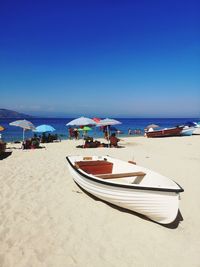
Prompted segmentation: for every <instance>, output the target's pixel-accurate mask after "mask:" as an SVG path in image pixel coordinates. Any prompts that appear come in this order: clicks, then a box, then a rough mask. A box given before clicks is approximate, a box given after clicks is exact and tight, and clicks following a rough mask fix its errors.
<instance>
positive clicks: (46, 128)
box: [34, 124, 56, 133]
mask: <svg viewBox="0 0 200 267" xmlns="http://www.w3.org/2000/svg"><path fill="white" fill-rule="evenodd" d="M55 130H56V129H54V128H53V127H52V126H51V125H46V124H42V125H40V126H37V127H36V129H35V130H34V132H37V133H47V132H53V131H55Z"/></svg>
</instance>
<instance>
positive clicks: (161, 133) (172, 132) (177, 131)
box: [145, 126, 184, 137]
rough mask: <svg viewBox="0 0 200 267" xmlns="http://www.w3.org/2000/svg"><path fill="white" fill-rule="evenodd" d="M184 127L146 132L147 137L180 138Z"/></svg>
mask: <svg viewBox="0 0 200 267" xmlns="http://www.w3.org/2000/svg"><path fill="white" fill-rule="evenodd" d="M183 127H184V126H177V127H173V128H164V129H161V130H154V129H151V130H149V131H147V132H145V134H146V136H147V137H170V136H180V135H181V132H182V130H183Z"/></svg>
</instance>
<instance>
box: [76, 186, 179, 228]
mask: <svg viewBox="0 0 200 267" xmlns="http://www.w3.org/2000/svg"><path fill="white" fill-rule="evenodd" d="M76 184H77V183H76ZM77 186H78V187H79V188H80V189H81V190H82V191H83V192H84V193H85V194H87V195H88V196H89V197H91V198H92V199H94V200H95V201H101V202H104V203H105V204H106V205H108V206H110V207H112V208H113V209H116V210H119V211H120V212H125V213H129V214H132V215H134V216H137V217H139V218H141V219H143V220H145V221H149V222H153V223H155V224H159V225H160V226H163V227H165V228H168V229H176V228H178V226H179V223H180V222H181V221H183V217H182V215H181V212H180V210H178V214H177V217H176V219H175V221H173V222H172V223H170V224H160V223H158V222H155V221H153V220H150V219H149V218H147V217H146V216H144V215H142V214H139V213H137V212H134V211H131V210H127V209H125V208H121V207H118V206H116V205H114V204H111V203H109V202H106V201H104V200H102V199H99V198H97V197H95V196H94V195H92V194H90V193H88V192H87V191H86V190H84V189H83V188H82V187H80V186H79V185H78V184H77Z"/></svg>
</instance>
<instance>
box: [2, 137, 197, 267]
mask: <svg viewBox="0 0 200 267" xmlns="http://www.w3.org/2000/svg"><path fill="white" fill-rule="evenodd" d="M79 144H82V140H79V141H75V140H67V141H62V142H60V143H51V144H44V145H42V146H44V148H42V149H35V150H24V151H23V150H21V149H19V145H17V144H8V145H7V147H8V148H9V150H8V151H10V152H12V154H11V155H10V156H8V157H7V158H5V159H3V160H0V187H1V190H0V266H1V267H40V266H41V267H66V266H67V267H68V266H70V267H71V266H85V267H90V266H91V267H94V266H95V267H102V266H104V267H112V266H113V267H116V266H120V267H121V266H123V267H130V266H170V267H171V266H173V267H174V266H177V267H178V266H193V267H194V266H200V227H199V221H200V212H199V209H200V197H199V195H200V180H199V178H200V164H199V163H200V149H199V148H200V136H189V137H173V138H163V139H161V138H159V139H148V138H145V137H129V138H124V139H123V141H121V143H120V144H121V145H122V146H124V147H123V148H91V149H80V148H76V146H77V145H79ZM71 154H73V155H76V154H79V155H85V156H87V155H88V156H90V155H110V156H114V157H117V158H119V159H122V160H126V161H127V160H134V161H136V162H137V164H138V165H141V166H144V167H147V168H149V169H152V170H154V171H156V172H159V173H161V174H163V175H165V176H167V177H170V178H172V179H173V180H175V181H176V182H177V183H179V184H180V185H181V186H182V187H183V188H184V190H185V191H184V192H183V193H182V194H181V201H180V214H179V222H178V223H175V224H174V225H172V226H170V227H166V226H162V225H159V224H156V223H154V222H152V221H149V220H147V219H144V218H142V217H141V216H138V215H136V214H134V213H131V212H128V211H126V210H122V209H118V208H114V207H113V206H110V205H108V204H106V203H104V202H102V201H100V200H97V199H94V198H93V197H91V196H89V195H87V194H86V193H85V192H83V191H82V190H81V188H79V187H78V186H77V185H76V184H75V183H74V182H73V179H72V177H71V175H70V174H69V171H68V167H67V161H66V156H67V155H71Z"/></svg>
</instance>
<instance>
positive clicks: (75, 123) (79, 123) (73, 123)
mask: <svg viewBox="0 0 200 267" xmlns="http://www.w3.org/2000/svg"><path fill="white" fill-rule="evenodd" d="M85 125H96V122H95V121H94V120H92V119H90V118H86V117H80V118H77V119H75V120H72V121H70V122H68V123H67V124H66V126H85Z"/></svg>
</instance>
